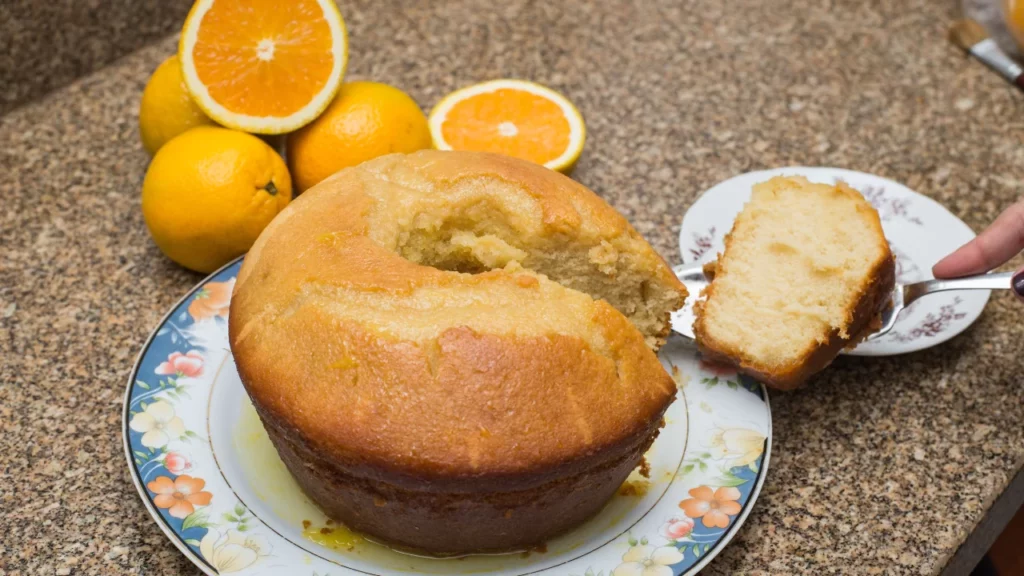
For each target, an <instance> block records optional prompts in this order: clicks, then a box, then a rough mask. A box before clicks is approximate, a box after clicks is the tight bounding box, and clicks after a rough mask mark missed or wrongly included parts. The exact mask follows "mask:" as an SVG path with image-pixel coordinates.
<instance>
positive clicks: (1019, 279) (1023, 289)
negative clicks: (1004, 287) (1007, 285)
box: [1012, 269, 1024, 300]
mask: <svg viewBox="0 0 1024 576" xmlns="http://www.w3.org/2000/svg"><path fill="white" fill-rule="evenodd" d="M1012 285H1013V292H1014V293H1015V294H1016V295H1017V297H1018V298H1020V299H1021V300H1024V269H1021V270H1019V271H1017V273H1016V274H1014V275H1013V282H1012Z"/></svg>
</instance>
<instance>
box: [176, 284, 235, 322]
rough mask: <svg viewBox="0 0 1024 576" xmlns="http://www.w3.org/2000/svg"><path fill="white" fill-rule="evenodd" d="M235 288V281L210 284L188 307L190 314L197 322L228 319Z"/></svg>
mask: <svg viewBox="0 0 1024 576" xmlns="http://www.w3.org/2000/svg"><path fill="white" fill-rule="evenodd" d="M234 288H235V279H234V278H232V279H231V280H228V281H227V282H210V283H209V284H207V285H206V286H203V288H202V289H201V290H200V291H199V293H198V294H196V297H195V300H192V303H191V304H189V305H188V313H189V315H191V316H192V319H193V320H195V321H196V322H199V321H200V320H206V319H207V318H216V317H217V316H220V317H221V318H227V317H228V304H229V303H230V302H231V291H232V290H233V289H234Z"/></svg>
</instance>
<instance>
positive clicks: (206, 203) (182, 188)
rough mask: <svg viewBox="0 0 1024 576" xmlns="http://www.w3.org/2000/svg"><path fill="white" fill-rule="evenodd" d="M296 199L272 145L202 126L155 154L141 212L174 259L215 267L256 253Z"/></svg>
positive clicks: (202, 269) (192, 265) (201, 267)
mask: <svg viewBox="0 0 1024 576" xmlns="http://www.w3.org/2000/svg"><path fill="white" fill-rule="evenodd" d="M291 198H292V182H291V177H290V176H289V175H288V169H287V168H286V167H285V164H284V160H282V159H281V156H280V155H278V153H277V152H275V151H274V150H273V149H272V148H271V147H270V146H268V145H267V143H266V142H264V141H262V140H260V139H259V138H257V137H256V136H253V135H252V134H246V133H244V132H238V131H235V130H229V129H227V128H220V127H210V126H201V127H199V128H193V129H191V130H189V131H188V132H185V133H184V134H181V135H180V136H177V137H175V138H174V139H172V140H171V141H170V142H168V143H167V144H165V145H164V146H163V147H162V148H160V151H159V152H157V153H156V156H155V157H154V158H153V162H152V163H150V165H149V170H147V171H146V179H145V181H143V183H142V215H143V217H144V218H145V220H146V226H147V227H148V228H149V233H150V235H151V236H152V237H153V241H154V242H156V245H157V246H158V247H159V248H160V250H162V251H163V253H164V254H166V255H167V257H169V258H170V259H171V260H174V261H175V262H177V263H178V264H181V265H182V266H184V267H186V268H191V269H192V270H196V271H198V272H212V271H214V270H216V269H217V268H220V267H221V266H223V265H224V264H226V263H227V262H229V261H231V260H232V259H233V258H235V257H237V256H240V255H242V254H244V253H245V252H246V251H247V250H249V248H250V247H251V246H252V244H253V242H255V241H256V238H257V237H258V236H259V235H260V232H262V231H263V228H264V227H266V225H267V224H269V223H270V221H271V220H272V219H273V218H274V216H276V215H277V213H278V212H280V211H281V210H282V209H284V207H285V206H287V205H288V202H290V201H291Z"/></svg>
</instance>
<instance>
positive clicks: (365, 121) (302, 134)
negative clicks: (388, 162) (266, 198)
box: [288, 82, 430, 192]
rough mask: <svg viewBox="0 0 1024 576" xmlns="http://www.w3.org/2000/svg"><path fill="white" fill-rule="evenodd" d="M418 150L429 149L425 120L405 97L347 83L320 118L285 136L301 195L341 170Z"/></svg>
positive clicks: (390, 90)
mask: <svg viewBox="0 0 1024 576" xmlns="http://www.w3.org/2000/svg"><path fill="white" fill-rule="evenodd" d="M423 148H430V129H429V128H428V127H427V117H426V115H424V114H423V111H422V110H420V107H419V106H418V105H417V104H416V102H415V101H414V100H413V99H412V98H410V97H409V95H408V94H406V93H405V92H402V91H401V90H399V89H398V88H395V87H394V86H388V85H387V84H380V83H378V82H348V83H345V84H342V86H341V91H340V92H338V96H337V97H336V98H335V99H334V101H333V102H331V105H330V106H328V107H327V109H326V110H324V113H323V114H321V115H320V117H319V118H317V119H316V120H314V121H313V122H311V123H310V124H307V125H306V126H305V127H303V128H301V129H299V130H298V131H296V132H293V133H292V134H290V135H289V136H288V166H289V167H290V168H291V171H292V177H293V178H295V188H296V190H298V191H300V192H301V191H304V190H308V189H309V188H310V187H311V186H313V185H314V184H316V183H317V182H320V181H321V180H323V179H324V178H327V177H328V176H330V175H331V174H334V173H335V172H337V171H338V170H341V169H342V168H347V167H349V166H355V165H356V164H360V163H362V162H365V161H366V160H369V159H371V158H376V157H377V156H383V155H384V154H390V153H392V152H407V153H408V152H415V151H416V150H422V149H423Z"/></svg>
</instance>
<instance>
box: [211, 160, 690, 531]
mask: <svg viewBox="0 0 1024 576" xmlns="http://www.w3.org/2000/svg"><path fill="white" fill-rule="evenodd" d="M467 215H468V216H467ZM470 216H472V217H473V218H478V219H479V218H492V219H497V220H500V221H501V222H499V223H498V224H497V226H499V228H500V226H506V227H507V228H508V229H509V230H512V233H514V234H518V235H520V236H521V237H522V238H524V239H526V238H528V239H530V241H532V242H540V243H543V242H546V241H548V240H550V241H551V242H552V243H556V244H557V243H560V242H564V241H565V239H571V240H572V241H573V242H576V243H581V244H583V245H584V246H589V245H593V246H598V247H603V248H602V250H603V251H602V252H601V254H603V253H604V251H607V250H613V251H615V252H616V253H621V254H625V253H628V254H630V256H629V257H630V258H632V259H633V260H631V261H632V262H634V263H637V262H639V264H638V266H641V267H644V266H646V267H647V268H648V269H649V271H650V273H649V275H650V277H651V278H653V279H654V281H657V282H662V283H664V284H665V285H666V286H668V287H670V288H672V289H677V290H678V292H679V295H680V296H679V297H680V299H681V298H682V297H683V296H685V289H684V288H683V287H682V285H681V284H680V283H679V282H678V280H677V279H676V278H675V276H674V275H673V274H672V272H671V270H670V269H669V267H668V265H667V264H665V262H664V261H663V260H662V259H661V258H660V257H659V256H658V255H657V254H656V253H655V252H654V250H653V249H651V248H650V246H649V245H647V244H646V243H645V242H643V240H642V239H640V237H639V235H637V233H636V232H635V231H634V230H633V229H632V227H630V226H629V224H628V223H627V222H626V220H625V219H624V218H623V217H622V216H621V215H619V214H618V213H617V212H615V210H614V209H612V208H611V207H610V206H608V205H607V204H606V203H605V202H604V201H603V200H601V199H600V198H599V197H597V196H596V195H594V194H593V193H592V192H590V191H589V190H587V189H586V188H584V187H583V186H581V185H579V184H577V183H575V182H573V181H572V180H570V179H569V178H566V177H564V176H562V175H560V174H558V173H556V172H553V171H551V170H548V169H546V168H543V167H540V166H536V165H533V164H530V163H527V162H524V161H519V160H515V159H511V158H506V157H502V156H497V155H490V154H480V153H467V152H438V151H424V152H419V153H416V154H412V155H408V156H403V155H393V156H388V157H383V158H380V159H377V160H375V161H371V162H368V163H366V164H363V165H361V166H359V167H356V168H351V169H347V170H344V171H342V172H339V173H338V174H336V175H335V176H333V177H331V178H329V179H327V180H326V181H324V182H323V183H321V184H319V185H318V186H316V187H314V188H312V189H311V190H309V191H307V192H306V193H305V194H303V195H302V196H300V197H299V198H298V199H296V200H295V201H294V202H292V203H291V204H290V205H289V206H288V207H287V208H286V209H285V210H284V211H283V212H282V213H281V214H280V215H279V216H278V217H277V218H276V219H275V220H274V221H273V222H272V223H271V224H270V226H268V228H267V229H266V230H265V231H264V233H263V234H262V235H261V236H260V238H259V240H258V241H257V242H256V244H255V245H254V246H253V248H252V250H251V251H250V252H249V254H248V255H247V256H246V259H245V262H244V264H243V266H242V269H241V271H240V273H239V275H238V280H237V282H236V285H235V291H234V295H233V299H232V303H231V310H230V322H229V330H230V342H231V349H232V352H233V355H234V358H235V361H236V363H237V366H238V370H239V374H240V376H241V378H242V381H243V383H244V384H245V387H246V390H247V391H248V393H249V395H250V397H251V398H252V400H253V402H254V404H255V406H256V408H257V410H258V412H259V414H260V416H261V418H262V420H263V422H264V424H265V427H266V428H267V430H268V433H270V436H271V439H272V440H273V441H274V443H275V445H276V446H277V447H278V450H279V452H280V453H281V454H282V457H283V458H284V460H285V462H286V464H288V465H289V468H290V469H291V470H292V472H293V474H295V475H296V477H297V478H298V479H299V481H300V483H301V484H302V485H303V487H304V488H305V489H306V491H307V492H308V493H310V494H311V495H312V496H314V499H317V501H318V503H320V504H321V506H322V507H324V508H325V509H327V510H328V512H329V513H330V512H334V513H336V514H339V515H342V516H343V517H342V518H340V519H341V520H343V521H346V522H349V523H351V524H352V525H353V526H354V527H356V528H360V529H366V530H368V531H370V532H371V533H376V535H377V536H378V537H381V538H384V539H388V540H390V541H393V542H397V543H399V544H402V545H408V546H413V547H419V548H425V549H428V550H434V551H442V550H440V549H439V548H458V549H457V550H443V551H465V545H466V544H465V543H464V542H449V544H450V546H442V545H441V544H443V542H442V543H438V542H436V541H433V540H429V539H424V538H425V537H420V536H416V534H411V533H396V532H395V530H394V528H395V526H396V525H398V524H399V523H400V521H401V520H402V514H403V513H402V512H399V511H397V510H396V509H391V510H388V511H387V512H386V513H385V512H384V511H383V510H379V511H377V514H376V515H373V514H370V513H369V512H367V510H368V509H367V508H366V502H370V501H373V500H374V499H380V500H381V501H387V500H388V496H387V495H386V494H385V492H387V491H389V490H390V491H393V492H395V493H411V494H414V495H415V494H418V495H420V496H425V495H429V494H431V493H433V494H434V495H435V496H438V498H440V499H439V500H437V502H445V501H447V500H445V499H446V498H449V497H451V496H452V495H453V494H460V495H463V496H464V497H467V498H470V500H469V501H468V502H464V503H463V504H465V505H467V506H470V507H472V506H474V505H479V506H483V507H482V508H478V509H475V512H471V511H470V510H469V509H464V510H463V511H462V514H464V515H466V516H467V517H468V518H474V517H476V518H478V519H479V521H480V522H484V520H485V519H493V518H492V516H493V515H494V513H495V512H494V510H492V509H491V508H492V507H489V506H487V505H485V504H483V503H482V502H483V501H480V502H477V501H474V500H472V496H471V495H472V494H474V493H481V494H487V495H489V496H488V497H493V496H494V494H497V493H501V492H502V491H511V492H516V493H519V494H525V493H526V492H524V491H530V490H534V491H537V490H540V491H544V490H551V489H556V488H555V487H557V486H559V485H560V484H559V483H560V482H562V483H563V484H564V480H565V479H567V478H573V477H583V478H585V476H586V473H587V472H588V471H591V470H615V474H611V475H608V476H607V478H606V481H605V482H604V483H603V484H602V485H601V486H598V487H596V488H595V493H600V494H601V495H603V496H602V497H603V498H605V499H606V498H607V497H608V496H610V495H611V493H612V492H614V487H615V486H617V483H616V482H618V483H621V482H622V480H623V479H624V478H625V474H628V473H629V470H631V469H632V468H633V467H635V466H636V464H637V461H638V460H639V458H640V456H641V455H642V453H643V450H644V449H646V447H647V446H648V445H649V444H650V442H651V441H652V440H653V438H654V436H655V435H656V434H657V430H658V428H659V427H660V423H661V417H662V414H663V413H664V411H665V409H666V408H667V407H668V405H669V404H670V403H671V402H672V400H673V398H674V396H675V392H676V389H675V384H674V382H673V381H672V379H671V377H669V376H668V374H667V373H666V372H665V370H664V369H663V368H662V366H661V365H660V363H659V361H658V360H657V358H656V356H655V354H654V353H653V352H652V350H651V349H650V348H649V346H648V345H647V343H645V340H644V336H643V335H642V334H641V333H640V332H639V331H638V330H637V329H636V328H635V327H634V326H633V324H631V322H630V321H629V320H628V319H627V318H626V317H625V316H623V314H622V313H620V312H619V311H618V310H616V309H615V308H613V307H612V306H611V305H609V304H608V303H607V302H605V301H603V300H594V299H592V298H590V297H589V296H587V295H586V294H583V293H580V292H578V291H575V290H570V289H568V288H565V287H564V286H562V285H560V284H558V283H556V282H553V281H551V280H549V279H548V278H546V277H545V276H543V275H539V274H536V273H534V272H532V271H530V270H527V269H524V268H522V267H521V266H519V265H518V264H516V263H511V264H509V265H506V266H504V267H502V268H496V269H493V270H490V271H486V272H482V273H477V274H463V273H458V272H453V271H445V270H440V269H438V268H434V267H431V266H427V265H423V264H418V263H416V262H413V261H411V260H410V259H409V258H407V257H406V256H404V255H403V250H408V248H407V247H408V246H411V245H412V244H413V243H414V241H415V238H414V236H415V235H416V234H419V233H421V232H422V231H423V230H428V231H430V230H435V229H437V228H438V226H444V225H445V224H444V223H445V222H451V221H460V219H466V218H470ZM479 237H481V238H484V240H483V241H482V245H484V246H485V247H489V246H491V245H492V244H494V245H498V246H499V248H500V250H497V252H496V253H499V256H500V254H501V253H502V251H504V252H506V253H509V252H515V249H514V248H507V247H504V246H503V245H502V244H501V242H498V241H493V242H492V240H493V239H491V238H490V236H488V235H486V234H482V233H481V234H480V235H479ZM487 254H490V253H489V252H488V253H487ZM487 254H485V255H484V256H483V257H490V256H488V255H487ZM638 289H639V288H638ZM623 471H624V472H623ZM581 475H582V476H581ZM375 483H377V485H376V487H374V485H375ZM610 483H611V484H615V485H614V486H612V485H611V484H610ZM609 486H610V488H609ZM353 491H354V492H353ZM403 491H406V492H403ZM356 493H358V494H360V495H361V496H360V498H362V499H363V500H364V502H363V505H364V506H363V508H359V510H361V512H360V513H356V511H355V509H354V508H353V506H356V504H353V503H354V502H356V501H357V500H359V499H360V498H357V497H356V496H354V494H356ZM552 494H554V493H552ZM534 497H536V495H535V496H534ZM564 497H566V498H569V497H570V495H569V494H565V495H564ZM579 497H582V495H581V496H578V497H576V498H579ZM366 498H370V500H366ZM415 499H416V498H415V497H414V496H409V497H408V498H406V500H415ZM341 500H346V501H348V502H349V504H351V505H349V504H344V503H339V502H340V501H341ZM485 500H486V499H485ZM431 501H432V500H430V498H427V500H425V501H424V502H431ZM524 502H525V500H524ZM588 502H589V501H588ZM602 503H603V500H601V501H600V502H598V503H597V504H596V505H595V506H597V507H596V508H595V507H594V506H590V508H587V509H586V510H583V511H582V512H584V513H585V514H586V515H589V514H590V513H592V512H593V511H596V509H597V508H599V506H600V504H602ZM439 505H440V504H439ZM424 506H427V507H428V508H429V505H428V504H424ZM370 511H371V512H372V510H370ZM421 512H422V510H421ZM435 512H436V514H435V516H433V517H432V516H430V514H429V513H425V515H424V516H423V518H433V521H436V523H435V524H431V523H430V522H427V521H424V522H421V525H420V526H419V527H418V528H417V530H418V531H419V533H420V534H423V533H426V532H429V530H427V529H425V528H431V529H435V530H436V529H443V527H444V522H445V521H448V520H450V519H447V520H446V519H445V518H443V513H442V512H441V511H440V510H435ZM504 513H505V512H504V511H499V514H500V515H502V516H503V515H504ZM389 515H391V516H389ZM392 516H393V517H392ZM389 518H390V520H389ZM524 518H525V516H524ZM581 519H582V518H575V519H574V521H579V520H581ZM488 521H489V520H488ZM382 522H383V525H381V523H382ZM552 522H554V523H555V524H557V523H558V521H555V520H552ZM553 526H554V524H553ZM556 527H557V526H556ZM421 528H424V529H422V530H421ZM536 528H537V530H538V532H537V533H538V534H540V533H543V530H544V527H543V526H537V527H536ZM523 529H524V530H527V533H529V527H528V526H524V527H523ZM558 529H559V530H560V529H563V528H558ZM399 532H400V531H399ZM517 538H518V540H517ZM517 538H511V540H509V541H510V542H516V543H514V544H510V545H513V546H515V545H519V544H521V543H522V542H523V541H524V540H523V534H520V535H519V536H518V537H517ZM527 540H528V538H527ZM496 544H497V542H494V541H486V542H473V543H470V544H469V545H470V546H471V547H473V548H474V549H494V548H495V547H496Z"/></svg>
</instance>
